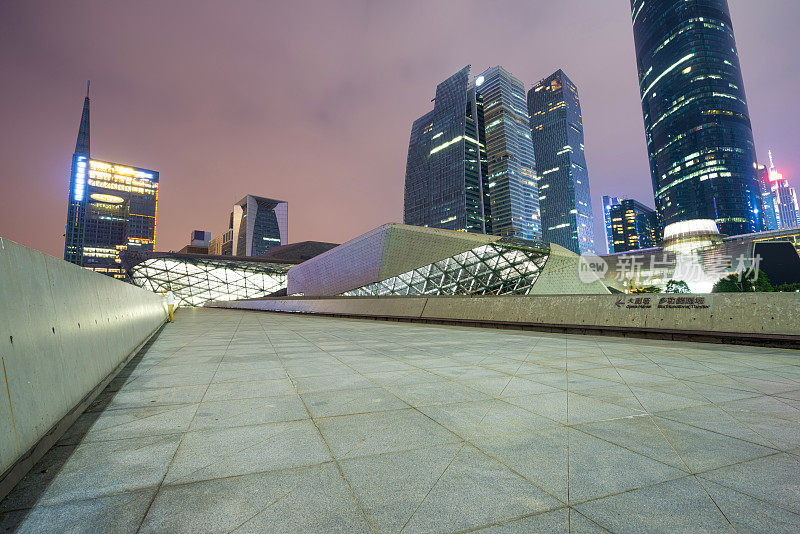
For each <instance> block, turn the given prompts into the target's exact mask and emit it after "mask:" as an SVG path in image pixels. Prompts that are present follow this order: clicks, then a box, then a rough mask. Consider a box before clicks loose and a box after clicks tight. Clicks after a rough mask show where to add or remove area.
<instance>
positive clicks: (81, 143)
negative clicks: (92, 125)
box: [75, 81, 91, 157]
mask: <svg viewBox="0 0 800 534" xmlns="http://www.w3.org/2000/svg"><path fill="white" fill-rule="evenodd" d="M90 83H91V82H88V81H87V82H86V98H84V99H83V113H81V125H80V127H79V128H78V141H77V142H76V143H75V153H76V154H81V155H83V156H86V157H88V156H89V84H90Z"/></svg>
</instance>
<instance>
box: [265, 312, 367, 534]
mask: <svg viewBox="0 0 800 534" xmlns="http://www.w3.org/2000/svg"><path fill="white" fill-rule="evenodd" d="M257 323H258V325H259V327H261V330H262V331H263V332H264V337H266V339H267V342H268V343H269V344H270V346H271V347H272V350H274V351H275V355H276V356H277V357H278V359H279V360H280V361H281V365H282V366H283V368H284V371H285V372H286V376H287V377H288V378H289V380H292V383H294V380H293V379H292V376H291V375H290V374H289V370H288V369H287V368H286V363H285V362H284V361H283V358H281V356H280V353H279V352H278V350H277V348H276V347H275V345H274V344H273V343H272V339H270V337H269V333H268V332H267V329H266V328H265V327H264V323H263V322H261V321H260V320H257ZM295 334H296V335H298V336H299V337H301V338H302V339H306V338H305V337H303V336H302V335H300V334H298V333H297V332H295ZM312 344H313V343H312ZM313 345H314V346H317V345H316V344H313ZM325 354H328V353H327V352H325ZM328 355H329V356H330V354H328ZM295 395H297V398H298V400H300V402H301V404H302V405H303V409H305V411H306V413H307V414H308V417H309V419H310V421H311V424H312V425H314V429H315V430H316V431H317V436H319V438H320V440H321V441H322V443H323V445H324V446H325V449H326V450H327V451H328V455H329V456H330V458H331V460H332V461H333V464H334V465H335V466H336V470H337V471H338V473H339V476H340V477H341V478H342V480H343V481H344V483H345V485H346V486H347V489H348V491H349V493H350V496H351V497H352V499H353V501H354V502H355V503H356V505H357V506H358V509H359V511H360V512H361V516H362V518H363V519H364V521H365V522H366V524H367V526H368V527H369V529H370V531H371V532H378V529H377V528H376V527H375V525H373V523H372V521H371V520H370V518H369V516H368V515H367V511H366V509H365V508H364V504H363V503H362V502H361V500H360V499H359V498H358V496H357V495H356V492H355V490H353V485H352V483H351V482H350V480H349V479H348V478H347V476H346V475H345V473H344V470H343V469H342V466H341V464H340V463H339V460H337V458H336V455H335V454H334V453H333V449H332V448H331V446H330V444H329V443H328V440H326V439H325V436H324V435H323V434H322V431H321V430H320V428H319V425H318V424H317V422H316V420H315V419H314V416H313V415H312V414H311V410H309V409H308V405H307V404H306V401H305V400H304V399H303V397H302V396H301V395H300V393H299V392H297V391H295Z"/></svg>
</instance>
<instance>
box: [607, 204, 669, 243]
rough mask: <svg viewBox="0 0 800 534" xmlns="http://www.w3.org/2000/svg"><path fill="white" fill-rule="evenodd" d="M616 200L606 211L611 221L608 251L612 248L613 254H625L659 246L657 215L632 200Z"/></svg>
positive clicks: (659, 236)
mask: <svg viewBox="0 0 800 534" xmlns="http://www.w3.org/2000/svg"><path fill="white" fill-rule="evenodd" d="M604 198H607V197H604ZM618 200H619V201H618V202H617V203H616V204H613V205H611V206H610V207H609V210H608V216H609V219H610V221H611V242H610V243H609V249H611V248H612V247H613V251H614V252H627V251H630V250H639V249H643V248H652V247H657V246H659V245H660V243H661V240H662V235H661V224H660V221H659V218H658V213H657V212H656V211H655V210H653V209H650V208H648V207H647V206H645V205H644V204H642V203H641V202H637V201H636V200H633V199H618ZM604 208H605V206H604Z"/></svg>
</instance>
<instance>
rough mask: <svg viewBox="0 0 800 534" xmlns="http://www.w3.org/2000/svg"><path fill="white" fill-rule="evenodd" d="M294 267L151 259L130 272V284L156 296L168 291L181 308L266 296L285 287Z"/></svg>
mask: <svg viewBox="0 0 800 534" xmlns="http://www.w3.org/2000/svg"><path fill="white" fill-rule="evenodd" d="M290 267H291V265H282V264H271V263H256V262H252V263H250V262H243V261H235V260H219V259H202V258H192V259H187V258H151V259H146V260H144V261H142V262H141V263H138V264H136V265H134V266H133V267H131V268H130V269H129V273H130V277H131V281H132V282H133V283H134V284H136V285H137V286H139V287H143V288H144V289H149V290H150V291H154V292H156V293H164V292H166V291H167V289H168V288H172V292H173V293H175V296H176V297H177V298H178V302H179V304H180V305H181V306H202V305H203V304H204V303H206V302H208V301H211V300H238V299H248V298H256V297H264V296H267V295H269V294H270V293H274V292H276V291H279V290H281V289H284V288H285V287H286V272H287V271H288V270H289V268H290Z"/></svg>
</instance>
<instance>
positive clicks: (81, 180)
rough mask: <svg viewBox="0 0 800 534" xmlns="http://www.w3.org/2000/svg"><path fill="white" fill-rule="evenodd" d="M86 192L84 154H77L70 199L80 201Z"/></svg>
mask: <svg viewBox="0 0 800 534" xmlns="http://www.w3.org/2000/svg"><path fill="white" fill-rule="evenodd" d="M85 193H86V156H78V158H77V161H76V163H75V178H74V181H73V187H72V200H74V201H75V202H82V201H83V197H84V195H85Z"/></svg>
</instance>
